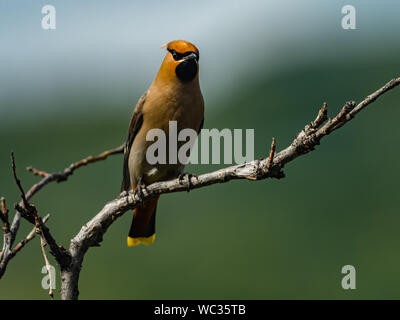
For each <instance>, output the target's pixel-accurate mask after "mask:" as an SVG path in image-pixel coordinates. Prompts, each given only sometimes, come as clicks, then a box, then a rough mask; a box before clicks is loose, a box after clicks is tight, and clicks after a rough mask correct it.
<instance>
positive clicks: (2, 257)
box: [0, 145, 124, 279]
mask: <svg viewBox="0 0 400 320" xmlns="http://www.w3.org/2000/svg"><path fill="white" fill-rule="evenodd" d="M123 152H124V145H122V146H119V147H117V148H114V149H110V150H106V151H104V152H102V153H101V154H99V155H97V156H89V157H86V158H84V159H82V160H80V161H77V162H74V163H72V164H71V165H70V166H69V167H67V168H65V169H64V170H63V171H60V172H55V173H47V172H45V171H39V170H37V169H35V168H32V167H28V168H27V170H28V171H31V172H33V173H34V174H35V175H38V176H41V177H43V179H42V180H40V181H39V182H38V183H36V184H34V185H33V186H32V187H31V188H30V189H29V190H28V192H27V193H26V194H25V192H23V189H22V185H21V182H20V181H19V180H18V182H17V185H18V188H19V189H20V191H22V193H23V194H24V198H25V200H26V202H28V201H29V199H31V198H32V197H33V196H34V195H35V194H36V193H37V192H38V191H39V190H41V189H42V188H43V187H44V186H46V185H47V184H49V183H50V182H53V181H57V182H61V181H66V180H67V179H68V177H69V176H70V175H72V174H73V173H74V171H75V170H76V169H78V168H80V167H82V166H85V165H87V164H89V163H94V162H97V161H101V160H105V159H107V157H108V156H110V155H114V154H119V153H123ZM13 158H14V155H13V154H12V166H14V168H13V175H14V173H15V172H14V170H15V159H14V160H13ZM15 177H16V176H15V175H14V179H15ZM24 198H23V199H22V200H21V202H20V203H19V204H18V205H19V208H20V210H21V211H24V209H23V206H24ZM2 199H4V198H2ZM3 203H4V208H5V199H4V201H3V200H2V201H1V205H3ZM5 210H6V209H5ZM6 212H7V213H5V211H4V212H3V211H2V214H1V216H0V217H1V220H2V221H3V231H4V236H3V249H2V251H1V252H0V279H1V277H2V276H3V274H4V272H5V271H6V268H7V265H8V262H9V261H10V260H11V259H12V258H13V257H14V256H15V255H16V253H17V252H19V251H20V250H21V249H22V248H23V247H24V246H25V244H26V243H28V242H29V241H30V240H32V239H33V238H34V237H35V228H33V230H32V231H31V232H30V233H29V235H28V236H27V237H26V238H24V239H23V240H21V241H20V242H19V243H18V244H17V245H16V246H15V247H14V248H13V249H11V248H12V245H13V244H14V241H15V237H16V235H17V232H18V229H19V224H20V220H21V212H20V211H19V210H17V211H16V213H15V215H14V219H13V222H12V224H11V227H10V226H9V223H8V210H6ZM47 219H48V217H47V216H46V217H45V218H44V219H43V224H44V223H45V222H46V221H47ZM5 221H6V222H5ZM4 228H6V229H4ZM6 231H9V232H6ZM46 234H49V233H48V232H46ZM51 243H53V242H52V241H51Z"/></svg>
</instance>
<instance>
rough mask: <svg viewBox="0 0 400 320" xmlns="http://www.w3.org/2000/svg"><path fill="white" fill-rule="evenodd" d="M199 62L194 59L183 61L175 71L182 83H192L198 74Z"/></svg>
mask: <svg viewBox="0 0 400 320" xmlns="http://www.w3.org/2000/svg"><path fill="white" fill-rule="evenodd" d="M197 68H198V67H197V62H196V61H195V60H194V59H187V60H185V61H182V62H181V63H180V64H179V65H178V66H177V67H176V69H175V73H176V75H177V77H178V78H179V80H181V81H182V82H188V81H192V80H193V79H194V78H195V77H196V74H197Z"/></svg>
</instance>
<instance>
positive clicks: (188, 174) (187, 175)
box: [178, 172, 198, 192]
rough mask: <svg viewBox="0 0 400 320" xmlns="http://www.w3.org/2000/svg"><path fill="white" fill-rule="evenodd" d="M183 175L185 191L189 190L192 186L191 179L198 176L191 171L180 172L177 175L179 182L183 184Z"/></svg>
mask: <svg viewBox="0 0 400 320" xmlns="http://www.w3.org/2000/svg"><path fill="white" fill-rule="evenodd" d="M185 177H187V192H189V191H190V190H191V189H192V186H193V185H192V181H191V179H192V178H193V177H194V178H196V179H198V177H197V176H196V175H195V174H192V173H187V172H184V173H181V174H180V175H179V177H178V179H179V183H180V184H182V185H183V180H184V179H185Z"/></svg>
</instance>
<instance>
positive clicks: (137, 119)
mask: <svg viewBox="0 0 400 320" xmlns="http://www.w3.org/2000/svg"><path fill="white" fill-rule="evenodd" d="M146 95H147V92H145V93H144V94H143V95H142V96H141V97H140V99H139V101H138V103H137V104H136V107H135V110H134V111H133V115H132V119H131V122H130V124H129V130H128V138H127V139H126V142H125V148H124V168H123V172H122V186H121V191H124V190H126V191H129V190H130V188H131V177H130V174H129V166H128V163H129V153H130V152H131V147H132V143H133V140H135V137H136V135H137V133H138V132H139V130H140V128H141V127H142V123H143V113H142V110H143V105H144V102H145V101H146Z"/></svg>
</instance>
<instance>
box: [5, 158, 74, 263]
mask: <svg viewBox="0 0 400 320" xmlns="http://www.w3.org/2000/svg"><path fill="white" fill-rule="evenodd" d="M11 158H12V169H13V174H14V179H15V182H16V183H17V185H18V187H19V189H20V191H21V198H22V201H23V203H24V207H23V206H21V205H19V204H18V203H17V204H15V209H16V210H17V212H19V213H20V215H21V216H22V217H23V218H24V219H26V220H27V221H29V222H30V223H32V224H33V225H34V226H35V227H36V228H37V229H38V230H39V231H40V234H41V236H43V237H44V239H45V240H46V242H47V243H48V244H49V247H50V253H51V254H52V255H53V256H54V258H55V259H56V261H57V263H58V264H59V265H60V268H61V269H65V268H66V267H67V266H68V265H69V263H70V261H71V257H70V255H69V252H68V251H67V250H65V249H64V248H63V247H62V246H58V245H57V242H56V240H55V239H54V238H53V236H52V235H51V233H50V230H49V228H48V227H46V226H45V225H44V223H43V221H42V219H41V218H40V217H39V215H38V213H37V210H36V207H35V206H34V205H32V204H30V203H29V202H28V200H27V198H26V196H25V192H24V190H23V188H22V185H21V181H20V180H19V179H18V177H17V172H16V166H15V157H14V153H12V154H11Z"/></svg>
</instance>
